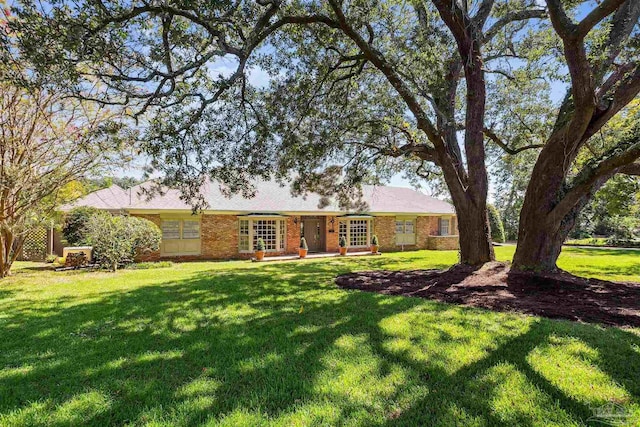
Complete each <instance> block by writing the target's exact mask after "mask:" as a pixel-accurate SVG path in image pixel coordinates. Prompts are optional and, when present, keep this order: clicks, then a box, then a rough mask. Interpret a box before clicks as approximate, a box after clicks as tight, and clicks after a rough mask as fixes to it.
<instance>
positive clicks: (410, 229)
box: [396, 218, 416, 245]
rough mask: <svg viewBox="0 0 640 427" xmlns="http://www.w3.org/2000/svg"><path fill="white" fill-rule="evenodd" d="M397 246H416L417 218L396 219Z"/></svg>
mask: <svg viewBox="0 0 640 427" xmlns="http://www.w3.org/2000/svg"><path fill="white" fill-rule="evenodd" d="M396 244H398V245H415V244H416V220H415V218H404V219H403V218H396Z"/></svg>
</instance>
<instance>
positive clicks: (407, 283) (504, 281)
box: [336, 262, 640, 327]
mask: <svg viewBox="0 0 640 427" xmlns="http://www.w3.org/2000/svg"><path fill="white" fill-rule="evenodd" d="M336 283H337V284H338V285H339V286H340V287H343V288H348V289H359V290H363V291H368V292H378V293H381V294H385V295H404V296H411V297H420V298H429V299H434V300H437V301H443V302H448V303H455V304H463V305H469V306H473V307H483V308H488V309H491V310H497V311H517V312H520V313H527V314H534V315H537V316H544V317H550V318H561V319H570V320H577V321H582V322H596V323H603V324H606V325H615V326H632V327H640V283H631V282H607V281H605V280H597V279H584V278H581V277H576V276H573V275H571V274H569V273H566V272H560V273H555V274H548V275H535V274H530V273H521V272H511V271H509V265H508V264H503V263H498V262H494V263H488V264H485V265H484V266H483V267H482V268H479V269H478V268H474V267H470V266H460V265H459V266H455V267H452V268H451V269H449V270H444V271H443V270H411V271H363V272H358V273H349V274H344V275H342V276H339V277H338V278H337V279H336Z"/></svg>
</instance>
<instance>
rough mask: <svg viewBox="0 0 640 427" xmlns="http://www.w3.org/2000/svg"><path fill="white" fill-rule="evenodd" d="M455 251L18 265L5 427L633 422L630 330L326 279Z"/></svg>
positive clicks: (579, 257) (2, 362)
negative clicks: (98, 267)
mask: <svg viewBox="0 0 640 427" xmlns="http://www.w3.org/2000/svg"><path fill="white" fill-rule="evenodd" d="M512 251H513V248H509V247H503V248H498V257H499V258H501V259H508V258H509V257H510V256H511V254H512ZM639 257H640V253H637V252H632V251H629V252H628V253H626V252H625V251H606V250H586V249H565V251H564V253H563V256H562V258H561V260H560V265H561V266H562V267H563V268H566V269H568V270H570V271H573V272H575V273H578V274H583V275H589V276H593V277H600V278H604V279H607V278H608V279H615V280H633V279H635V280H638V276H639V274H640V272H639V271H638V264H639V263H638V259H639ZM455 260H456V254H455V253H454V252H430V251H421V252H406V253H401V254H389V255H383V256H380V257H371V258H357V259H354V258H351V259H324V260H305V261H302V262H288V263H262V264H255V263H249V262H217V263H215V262H206V263H205V262H202V263H184V264H175V265H173V266H172V267H169V268H160V269H145V270H122V271H120V272H118V273H116V274H112V273H106V272H86V271H79V272H58V273H55V272H52V271H48V270H43V269H41V268H40V267H38V266H37V265H33V264H26V263H25V264H21V265H19V266H18V267H19V268H18V269H17V270H16V272H15V274H14V276H13V277H11V278H9V279H8V280H6V281H4V282H2V284H0V333H1V335H0V336H1V337H2V339H1V340H0V425H2V426H20V425H29V426H31V425H36V426H38V425H47V426H75V425H99V426H102V425H114V424H115V425H150V426H160V425H167V426H188V425H200V424H205V425H242V426H247V425H250V426H254V425H281V426H290V425H416V426H424V425H444V426H447V425H470V426H485V425H509V426H515V425H518V426H536V425H539V426H549V425H567V426H573V425H588V424H592V422H591V421H589V418H590V417H591V416H592V414H593V412H592V408H594V407H598V406H600V405H603V404H605V403H607V402H615V403H616V404H619V405H621V406H622V407H623V408H624V410H625V411H626V412H627V413H628V414H629V418H628V419H627V420H626V421H627V422H628V424H629V425H638V424H640V331H638V330H631V329H627V330H624V329H618V328H603V327H601V326H598V325H587V324H577V323H572V322H566V321H552V320H547V319H542V318H537V317H531V316H523V315H518V314H510V313H495V312H491V311H486V310H481V309H472V308H465V307H459V306H454V305H448V304H441V303H436V302H433V301H427V300H420V299H413V298H403V297H386V296H382V295H377V294H370V293H364V292H357V291H344V290H340V289H338V288H337V287H336V286H335V285H334V284H333V278H334V277H335V275H336V274H338V273H341V272H347V271H353V270H359V269H374V268H390V269H400V268H407V269H409V268H441V267H446V266H447V265H450V264H451V263H453V262H455ZM559 303H561V302H559ZM594 425H595V424H594Z"/></svg>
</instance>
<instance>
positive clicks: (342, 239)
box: [338, 236, 347, 248]
mask: <svg viewBox="0 0 640 427" xmlns="http://www.w3.org/2000/svg"><path fill="white" fill-rule="evenodd" d="M338 246H340V247H341V248H346V247H347V239H346V238H345V237H344V236H340V239H338Z"/></svg>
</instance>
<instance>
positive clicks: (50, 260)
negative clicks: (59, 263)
mask: <svg viewBox="0 0 640 427" xmlns="http://www.w3.org/2000/svg"><path fill="white" fill-rule="evenodd" d="M57 259H58V255H55V254H51V255H47V260H46V261H47V263H49V264H53V263H54V262H56V260H57Z"/></svg>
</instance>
